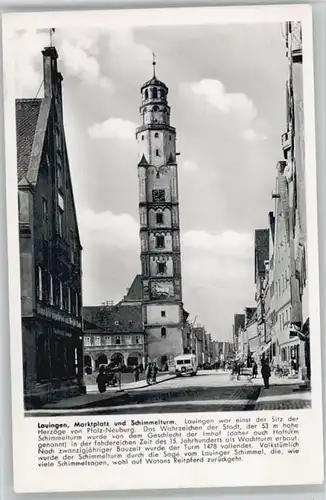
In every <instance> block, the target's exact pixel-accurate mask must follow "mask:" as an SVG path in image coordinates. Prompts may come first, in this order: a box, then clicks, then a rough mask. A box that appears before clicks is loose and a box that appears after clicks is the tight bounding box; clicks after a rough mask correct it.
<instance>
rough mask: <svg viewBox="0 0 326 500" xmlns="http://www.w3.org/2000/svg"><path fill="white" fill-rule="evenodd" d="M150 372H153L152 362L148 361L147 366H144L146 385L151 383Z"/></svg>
mask: <svg viewBox="0 0 326 500" xmlns="http://www.w3.org/2000/svg"><path fill="white" fill-rule="evenodd" d="M152 374H153V367H152V363H148V365H147V368H146V382H147V384H148V385H150V384H151V381H152Z"/></svg>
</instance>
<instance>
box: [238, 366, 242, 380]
mask: <svg viewBox="0 0 326 500" xmlns="http://www.w3.org/2000/svg"><path fill="white" fill-rule="evenodd" d="M241 369H242V365H241V363H240V362H239V363H238V364H237V380H240V377H241Z"/></svg>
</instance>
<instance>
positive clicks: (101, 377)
mask: <svg viewBox="0 0 326 500" xmlns="http://www.w3.org/2000/svg"><path fill="white" fill-rule="evenodd" d="M107 381H108V376H107V374H106V372H105V366H104V365H101V366H100V367H99V370H98V375H97V377H96V383H97V388H98V390H99V392H100V393H103V392H105V391H106V386H107Z"/></svg>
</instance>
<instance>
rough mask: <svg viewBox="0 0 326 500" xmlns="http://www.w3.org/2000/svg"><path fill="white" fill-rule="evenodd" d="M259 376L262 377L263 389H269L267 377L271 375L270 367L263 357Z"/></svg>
mask: <svg viewBox="0 0 326 500" xmlns="http://www.w3.org/2000/svg"><path fill="white" fill-rule="evenodd" d="M261 376H262V377H263V381H264V386H265V389H269V378H270V376H271V368H270V366H269V364H268V360H267V359H264V360H263V362H262V365H261Z"/></svg>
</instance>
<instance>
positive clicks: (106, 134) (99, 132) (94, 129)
mask: <svg viewBox="0 0 326 500" xmlns="http://www.w3.org/2000/svg"><path fill="white" fill-rule="evenodd" d="M136 128H137V124H136V123H133V122H131V121H129V120H123V119H122V118H109V119H108V120H106V121H104V122H102V123H95V124H94V125H92V126H91V127H90V128H89V129H88V134H89V136H90V137H91V139H119V140H127V141H129V140H133V141H134V140H135V133H136Z"/></svg>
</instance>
